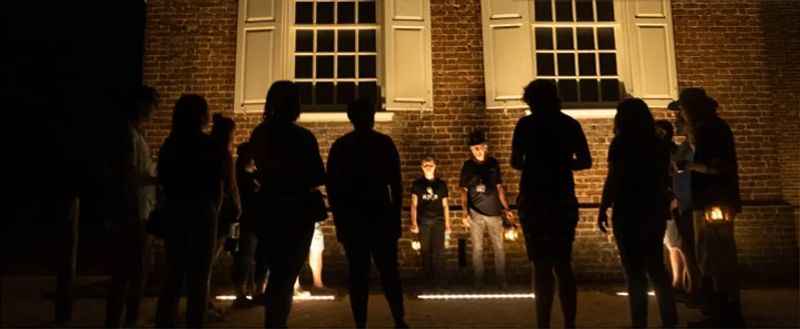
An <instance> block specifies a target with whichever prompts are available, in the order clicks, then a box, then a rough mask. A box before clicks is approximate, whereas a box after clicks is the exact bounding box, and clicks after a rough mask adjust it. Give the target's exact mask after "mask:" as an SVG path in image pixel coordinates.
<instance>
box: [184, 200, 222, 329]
mask: <svg viewBox="0 0 800 329" xmlns="http://www.w3.org/2000/svg"><path fill="white" fill-rule="evenodd" d="M203 217H204V218H198V223H196V224H195V225H197V227H196V228H194V229H192V230H191V232H190V236H189V243H188V247H189V248H188V252H189V254H188V255H187V257H188V258H189V260H188V262H190V263H189V265H188V273H187V292H186V326H187V327H191V328H201V327H203V326H204V325H205V321H206V315H207V311H208V306H209V302H210V298H209V295H210V284H211V268H212V265H213V262H214V257H215V255H216V252H217V250H218V249H217V225H216V214H214V212H213V211H211V210H209V212H208V213H206V214H203ZM200 220H203V222H202V223H201V222H200Z"/></svg>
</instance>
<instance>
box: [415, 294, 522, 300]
mask: <svg viewBox="0 0 800 329" xmlns="http://www.w3.org/2000/svg"><path fill="white" fill-rule="evenodd" d="M417 298H419V299H424V300H459V299H460V300H463V299H534V298H536V296H535V295H534V294H422V295H417Z"/></svg>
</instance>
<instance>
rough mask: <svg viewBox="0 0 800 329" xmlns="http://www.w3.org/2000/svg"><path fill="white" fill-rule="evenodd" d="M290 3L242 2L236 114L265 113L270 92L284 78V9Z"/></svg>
mask: <svg viewBox="0 0 800 329" xmlns="http://www.w3.org/2000/svg"><path fill="white" fill-rule="evenodd" d="M287 1H288V0H239V18H238V28H237V42H236V43H237V49H236V90H235V93H234V95H235V101H234V103H235V107H236V108H235V110H236V111H241V112H261V111H262V110H263V109H264V101H265V98H266V95H267V89H269V87H270V85H272V83H273V82H274V81H276V80H280V79H282V78H284V76H285V72H284V69H283V67H284V63H285V56H284V55H283V54H285V53H286V52H285V51H284V50H285V40H284V35H285V34H286V33H285V30H284V26H283V25H284V24H283V23H284V22H283V20H285V17H286V15H284V14H283V13H284V10H285V8H284V7H283V6H282V5H283V3H284V2H287Z"/></svg>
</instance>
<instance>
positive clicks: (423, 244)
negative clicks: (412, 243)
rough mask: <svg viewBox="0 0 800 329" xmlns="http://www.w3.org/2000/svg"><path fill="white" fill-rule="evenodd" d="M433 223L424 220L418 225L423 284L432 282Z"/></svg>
mask: <svg viewBox="0 0 800 329" xmlns="http://www.w3.org/2000/svg"><path fill="white" fill-rule="evenodd" d="M432 234H433V225H432V224H431V223H430V222H424V223H422V225H420V226H419V242H420V253H421V256H422V274H423V277H424V279H425V282H424V284H423V285H425V286H427V285H429V284H431V283H433V280H432V279H433V275H434V272H433V271H434V269H433V253H432V249H433V246H432V242H433V241H432V236H431V235H432Z"/></svg>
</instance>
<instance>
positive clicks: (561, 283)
mask: <svg viewBox="0 0 800 329" xmlns="http://www.w3.org/2000/svg"><path fill="white" fill-rule="evenodd" d="M557 245H559V246H560V247H558V249H557V250H555V251H556V252H557V255H556V256H557V257H556V259H555V264H554V269H555V273H556V277H558V298H559V300H560V302H561V313H562V314H563V315H564V327H565V328H575V317H576V315H577V311H578V288H577V286H576V284H575V273H574V272H573V271H572V241H560V242H559V243H557Z"/></svg>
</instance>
